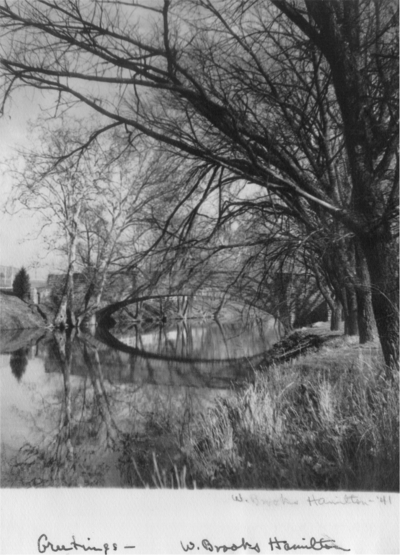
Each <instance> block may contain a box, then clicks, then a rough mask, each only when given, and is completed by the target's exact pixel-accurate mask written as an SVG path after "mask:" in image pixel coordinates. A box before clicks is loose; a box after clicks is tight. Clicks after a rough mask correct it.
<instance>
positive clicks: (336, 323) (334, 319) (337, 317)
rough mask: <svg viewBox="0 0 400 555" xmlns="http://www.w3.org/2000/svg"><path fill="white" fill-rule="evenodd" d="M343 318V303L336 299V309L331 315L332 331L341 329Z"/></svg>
mask: <svg viewBox="0 0 400 555" xmlns="http://www.w3.org/2000/svg"><path fill="white" fill-rule="evenodd" d="M341 320H342V304H341V302H340V301H338V300H335V304H334V309H333V310H332V315H331V331H339V329H340V322H341Z"/></svg>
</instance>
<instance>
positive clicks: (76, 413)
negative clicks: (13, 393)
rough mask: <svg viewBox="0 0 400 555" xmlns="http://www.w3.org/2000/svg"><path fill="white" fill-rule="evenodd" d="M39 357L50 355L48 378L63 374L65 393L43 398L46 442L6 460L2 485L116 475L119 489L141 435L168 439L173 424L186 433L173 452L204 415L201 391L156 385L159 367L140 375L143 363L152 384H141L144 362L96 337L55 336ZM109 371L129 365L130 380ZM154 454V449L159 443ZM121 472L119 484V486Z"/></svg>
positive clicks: (96, 481) (100, 481)
mask: <svg viewBox="0 0 400 555" xmlns="http://www.w3.org/2000/svg"><path fill="white" fill-rule="evenodd" d="M39 352H40V353H41V355H42V356H44V357H45V368H46V372H47V373H49V372H52V373H55V372H57V373H58V374H60V377H61V383H60V385H61V387H58V390H57V392H56V394H54V396H46V395H44V396H43V397H42V400H41V406H40V411H38V412H40V413H41V415H42V416H44V421H45V424H43V421H41V419H40V418H39V417H38V418H36V420H35V422H36V430H35V436H36V437H38V436H40V440H39V441H33V440H32V441H29V442H26V443H25V444H24V445H23V446H22V447H21V449H20V450H19V451H18V453H17V454H16V455H15V456H14V457H13V458H12V459H8V460H7V464H6V468H7V473H6V476H5V474H4V471H3V485H8V486H12V485H17V486H36V487H38V486H84V485H85V486H99V485H105V484H107V481H108V475H109V473H111V474H112V473H114V477H113V483H114V485H123V484H126V485H131V483H132V481H131V477H130V475H129V472H128V471H127V469H128V468H129V467H130V464H131V462H132V457H134V455H135V453H136V446H137V444H138V443H139V444H140V438H139V436H140V434H142V435H141V437H144V436H143V434H144V435H145V436H146V435H151V434H152V435H153V436H154V437H156V436H158V440H159V438H160V437H164V438H165V437H166V434H167V433H168V431H169V430H171V429H172V427H173V426H172V420H174V422H175V423H176V422H179V427H180V428H179V427H178V428H179V433H178V435H177V436H176V438H175V436H174V439H173V442H175V443H176V445H174V447H175V448H177V449H179V448H180V445H179V443H182V444H183V436H184V435H185V434H186V435H187V434H188V433H189V431H188V430H189V427H190V426H189V424H190V421H191V419H192V417H193V414H194V412H196V411H198V405H197V406H196V403H199V399H198V397H197V394H198V390H196V389H193V388H182V387H180V386H179V387H175V386H174V385H172V386H167V387H166V386H164V385H161V386H158V385H157V384H156V381H155V379H156V375H159V369H158V368H157V369H155V368H154V361H151V360H145V361H144V362H143V361H141V364H142V369H141V371H143V364H144V365H145V367H146V370H145V371H146V376H147V378H148V379H146V383H143V382H142V383H135V382H134V378H135V379H136V378H138V376H136V375H135V373H136V370H137V367H138V363H139V362H140V361H139V360H138V357H137V356H135V355H134V354H128V355H127V354H125V353H118V352H117V351H111V350H110V349H109V348H107V349H105V348H104V345H103V344H102V343H100V342H99V341H97V340H96V339H95V338H93V337H92V336H90V335H82V334H79V335H78V336H74V335H73V334H71V335H66V334H61V333H56V334H54V335H53V336H51V337H50V338H47V339H46V342H45V345H41V346H40V347H39ZM26 355H27V353H26V352H25V351H24V352H23V353H22V352H16V354H15V355H14V357H13V360H14V361H15V360H18V361H19V363H20V364H21V361H24V362H23V364H25V362H27V357H26ZM23 364H22V365H21V366H20V367H21V368H22V366H23ZM158 364H159V361H156V365H158ZM104 365H107V366H110V365H114V368H115V367H118V365H119V366H121V367H122V366H124V367H125V369H126V371H127V372H128V374H129V376H127V375H126V374H125V378H128V377H129V381H128V380H127V379H126V381H125V382H123V383H121V382H120V381H119V380H117V381H116V382H113V381H112V380H110V379H109V377H110V372H108V378H105V376H104V371H103V369H104V368H103V367H104ZM24 368H26V365H25V367H24ZM155 370H157V372H155ZM139 382H140V377H139ZM161 415H162V416H161ZM166 415H169V416H166ZM49 422H51V423H52V427H51V429H48V423H49ZM157 429H158V431H157ZM156 439H157V437H156ZM150 448H154V449H155V443H154V444H152V446H150ZM127 454H129V459H130V462H129V463H128V461H127V458H126V457H127ZM171 456H172V455H171ZM139 462H140V461H139ZM116 469H117V470H118V469H119V472H120V477H119V482H120V483H119V484H118V483H117V484H116V483H115V481H116V480H117V482H118V479H116V478H115V470H116ZM4 477H5V478H6V479H5V480H4Z"/></svg>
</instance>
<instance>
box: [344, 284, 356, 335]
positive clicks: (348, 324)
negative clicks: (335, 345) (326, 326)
mask: <svg viewBox="0 0 400 555" xmlns="http://www.w3.org/2000/svg"><path fill="white" fill-rule="evenodd" d="M343 308H344V333H345V334H346V335H358V311H357V297H356V292H355V290H354V287H353V286H352V285H347V286H346V287H344V288H343Z"/></svg>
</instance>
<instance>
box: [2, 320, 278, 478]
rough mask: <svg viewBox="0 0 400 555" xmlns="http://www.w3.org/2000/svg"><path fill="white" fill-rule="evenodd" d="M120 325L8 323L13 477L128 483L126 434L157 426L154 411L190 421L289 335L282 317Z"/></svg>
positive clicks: (8, 464) (6, 380) (8, 466)
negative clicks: (123, 451)
mask: <svg viewBox="0 0 400 555" xmlns="http://www.w3.org/2000/svg"><path fill="white" fill-rule="evenodd" d="M112 332H113V335H111V334H110V333H108V332H106V331H104V330H103V331H102V330H97V331H96V333H95V334H90V333H82V332H79V333H78V334H76V335H75V336H73V337H71V338H66V337H65V335H62V334H61V333H59V334H43V332H42V331H38V330H24V331H22V332H21V331H16V330H13V331H3V332H2V334H1V343H0V351H1V354H0V366H1V374H0V375H1V459H2V460H1V478H2V481H1V485H2V486H3V487H9V486H11V487H13V486H14V487H18V486H24V487H25V486H37V487H38V486H45V485H63V486H65V485H71V486H99V485H103V486H113V487H119V486H121V485H123V484H122V482H121V476H120V467H119V453H118V449H117V448H116V445H118V440H119V438H121V437H123V436H124V434H141V433H142V434H143V433H144V432H145V433H151V432H149V431H148V421H149V417H151V418H152V419H153V420H154V421H155V420H157V416H159V417H160V418H165V415H168V418H171V419H172V418H173V419H175V421H178V422H183V423H185V425H187V426H190V422H191V417H193V415H196V414H198V413H199V412H200V411H203V412H205V411H207V409H208V408H209V407H210V406H211V404H212V402H213V400H214V399H215V398H216V397H221V396H227V395H230V394H232V389H234V388H237V387H241V386H242V385H243V384H244V383H247V382H248V381H250V380H251V379H252V377H253V370H252V368H253V366H254V365H255V364H257V362H259V361H260V360H261V357H262V354H263V353H264V352H265V351H267V350H268V349H269V348H270V347H271V346H272V345H273V343H275V342H276V341H277V340H278V339H279V337H280V335H279V329H278V326H277V324H276V323H275V320H274V319H273V318H269V319H268V318H266V319H262V320H261V319H260V320H257V321H253V322H251V323H247V324H246V325H244V324H241V323H224V324H221V323H218V322H216V321H209V322H195V323H194V322H192V323H190V324H189V323H184V322H179V323H176V324H173V325H166V326H162V327H153V328H148V329H146V328H137V327H132V328H130V329H126V330H123V331H120V332H118V331H115V330H112ZM146 426H147V427H146Z"/></svg>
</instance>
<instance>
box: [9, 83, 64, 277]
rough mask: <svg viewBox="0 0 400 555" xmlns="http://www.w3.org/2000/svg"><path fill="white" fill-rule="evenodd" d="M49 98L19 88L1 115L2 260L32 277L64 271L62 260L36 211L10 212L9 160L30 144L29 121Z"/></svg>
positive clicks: (37, 113)
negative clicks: (51, 246) (51, 247)
mask: <svg viewBox="0 0 400 555" xmlns="http://www.w3.org/2000/svg"><path fill="white" fill-rule="evenodd" d="M48 104H49V98H48V97H47V98H46V97H44V96H43V93H41V92H40V91H35V90H33V89H20V90H18V91H16V93H15V94H13V98H12V103H11V104H10V103H9V104H8V106H7V110H6V113H5V114H4V116H3V117H0V264H1V265H5V266H14V267H16V268H20V267H21V266H24V267H25V268H26V269H27V270H28V272H29V275H30V277H31V279H38V280H42V279H46V277H47V275H48V274H49V273H58V272H60V271H62V264H63V261H62V260H61V259H60V257H58V256H56V255H55V254H54V253H50V252H48V249H47V248H46V245H45V243H44V241H43V239H41V237H40V227H41V226H40V219H39V217H38V214H35V213H33V212H26V211H25V212H19V213H16V214H13V215H11V214H8V213H6V212H5V205H6V202H7V199H8V198H9V195H10V192H11V190H12V183H11V179H10V177H9V176H8V175H7V169H6V168H7V161H8V160H10V159H11V158H13V157H15V156H17V150H16V149H17V148H18V147H30V146H32V145H30V144H29V132H28V122H29V121H31V122H34V121H35V119H36V118H37V117H38V116H39V115H40V113H41V110H42V109H43V108H44V107H47V106H48Z"/></svg>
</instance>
